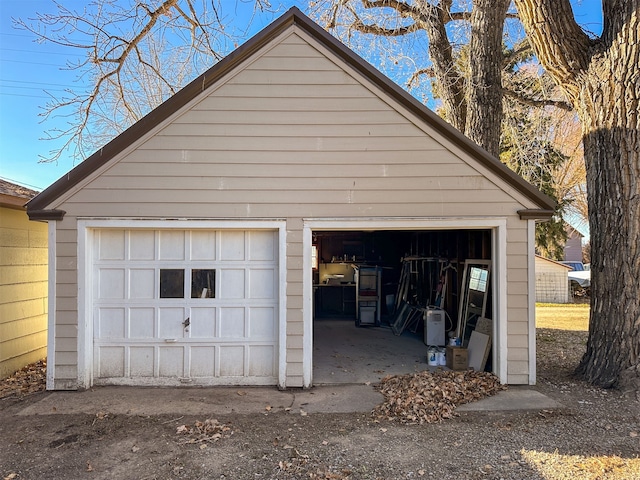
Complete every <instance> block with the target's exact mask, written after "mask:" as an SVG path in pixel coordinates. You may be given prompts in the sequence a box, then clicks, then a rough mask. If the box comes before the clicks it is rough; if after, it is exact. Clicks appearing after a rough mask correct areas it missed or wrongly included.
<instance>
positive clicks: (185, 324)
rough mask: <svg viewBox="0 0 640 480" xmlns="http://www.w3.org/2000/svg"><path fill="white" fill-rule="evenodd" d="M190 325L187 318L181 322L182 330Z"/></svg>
mask: <svg viewBox="0 0 640 480" xmlns="http://www.w3.org/2000/svg"><path fill="white" fill-rule="evenodd" d="M190 324H191V321H190V320H189V317H187V319H186V320H185V321H184V322H182V325H184V328H187V327H188V326H189V325H190Z"/></svg>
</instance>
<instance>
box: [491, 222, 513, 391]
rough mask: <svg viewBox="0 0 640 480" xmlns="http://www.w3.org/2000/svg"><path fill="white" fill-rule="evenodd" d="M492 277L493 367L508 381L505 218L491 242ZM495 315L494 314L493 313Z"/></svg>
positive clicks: (500, 376) (500, 377)
mask: <svg viewBox="0 0 640 480" xmlns="http://www.w3.org/2000/svg"><path fill="white" fill-rule="evenodd" d="M492 256H493V259H494V261H493V278H494V281H495V283H494V289H495V291H496V295H494V296H493V311H494V312H497V318H498V319H499V321H497V322H495V321H494V322H493V329H494V332H493V335H494V338H495V339H496V340H495V342H494V345H497V348H494V349H493V357H492V358H493V362H494V363H493V364H494V365H496V367H494V368H493V371H494V373H495V374H497V375H498V378H499V379H500V383H502V384H507V383H509V369H508V367H509V362H508V361H507V358H508V355H509V344H508V332H509V329H508V325H507V324H508V321H509V317H508V313H507V298H508V297H507V266H508V265H507V222H506V220H505V221H504V222H503V223H502V224H501V225H497V226H496V227H495V229H494V242H493V252H492ZM494 316H495V315H494Z"/></svg>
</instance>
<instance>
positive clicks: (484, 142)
mask: <svg viewBox="0 0 640 480" xmlns="http://www.w3.org/2000/svg"><path fill="white" fill-rule="evenodd" d="M509 3H511V2H510V0H475V1H474V2H473V11H472V12H471V42H470V49H469V51H470V52H471V55H472V58H471V59H470V72H471V75H470V79H469V82H470V86H469V89H468V91H469V95H468V99H467V103H468V113H467V123H466V126H465V130H464V131H465V133H466V135H467V136H468V137H469V138H471V140H473V141H475V142H476V143H477V144H478V145H480V146H482V147H483V148H484V149H485V150H486V151H488V152H489V153H490V154H492V155H494V156H495V157H498V156H499V155H500V126H501V125H502V116H503V111H502V30H503V27H504V20H505V17H506V15H507V8H508V7H509Z"/></svg>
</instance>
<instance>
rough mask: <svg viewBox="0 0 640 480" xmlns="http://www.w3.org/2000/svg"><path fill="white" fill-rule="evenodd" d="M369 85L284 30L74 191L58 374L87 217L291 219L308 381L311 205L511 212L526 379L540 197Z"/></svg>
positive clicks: (72, 336)
mask: <svg viewBox="0 0 640 480" xmlns="http://www.w3.org/2000/svg"><path fill="white" fill-rule="evenodd" d="M365 85H368V84H367V83H366V81H365V80H364V79H363V78H360V77H358V76H357V75H356V74H354V73H352V71H351V70H349V69H348V68H347V67H345V66H344V65H343V64H342V63H341V62H340V61H339V60H337V59H335V58H333V57H332V56H331V55H330V54H329V53H327V52H326V51H325V50H323V49H322V48H321V47H319V46H318V45H316V44H314V43H313V42H310V41H309V39H308V38H307V37H304V36H301V35H298V34H295V33H293V34H290V35H284V36H283V37H282V38H280V39H277V41H274V42H272V44H271V46H270V47H269V48H266V49H265V50H264V51H263V52H262V53H260V54H256V56H254V57H253V60H252V61H251V62H248V63H247V64H245V65H244V66H243V67H242V68H238V69H236V70H235V71H233V72H231V73H230V74H229V75H228V76H227V77H226V78H225V79H223V80H222V81H221V82H219V84H218V85H216V86H213V87H211V88H210V89H209V90H208V91H207V92H205V93H203V95H202V97H201V98H199V99H197V100H196V101H194V102H192V104H190V105H188V106H187V107H185V108H184V109H183V110H182V111H180V112H179V113H178V114H176V116H174V117H173V118H171V119H170V120H169V121H168V122H166V123H165V124H163V125H161V126H160V127H159V128H158V129H157V131H155V132H153V133H152V134H151V135H149V136H147V137H146V138H144V139H142V140H141V142H140V143H139V144H138V145H135V146H134V148H133V149H130V151H127V152H126V153H125V154H122V155H121V156H119V157H116V158H115V159H114V160H113V161H111V163H109V164H108V165H106V166H105V167H104V168H102V169H101V170H100V171H99V176H95V175H94V176H93V177H90V178H89V179H88V180H86V181H85V182H84V183H83V184H82V185H81V187H82V188H81V189H79V190H76V191H75V192H71V193H70V194H68V195H66V196H65V197H63V201H62V202H61V203H59V204H57V205H55V208H60V209H62V210H64V211H66V212H67V216H66V217H65V219H64V221H63V222H60V223H59V225H58V251H57V260H58V272H57V275H58V286H57V289H58V294H59V298H58V306H57V315H58V316H57V324H58V326H59V327H60V331H59V332H58V333H57V335H58V337H57V338H58V339H59V341H60V343H56V347H57V352H58V356H59V357H57V361H56V375H57V378H60V379H61V380H60V382H61V384H62V383H64V382H65V380H64V379H68V380H69V381H70V382H71V381H72V379H74V378H75V377H74V376H75V375H77V370H74V368H75V363H74V359H73V358H72V357H73V353H75V352H77V340H76V337H77V333H76V332H74V330H73V329H74V327H76V326H77V319H78V312H77V299H76V298H75V292H77V278H76V275H75V273H74V269H75V268H76V267H77V259H76V258H75V256H76V253H77V231H76V230H75V218H76V217H93V218H96V217H102V218H114V217H115V218H132V217H134V218H151V219H152V218H196V219H244V218H248V219H274V218H275V219H286V221H287V239H286V242H287V258H286V265H287V274H286V275H287V289H286V292H287V293H286V301H287V313H286V315H287V337H286V342H287V343H286V345H287V386H302V382H303V380H302V379H303V371H302V365H303V363H302V361H301V358H302V349H303V316H302V308H303V300H302V280H303V274H304V272H303V269H302V259H303V251H302V238H301V232H302V219H303V218H336V217H351V218H358V217H360V218H370V217H435V218H442V217H473V216H479V217H488V216H489V217H506V218H507V219H508V235H507V237H508V238H507V264H508V265H507V279H508V305H507V313H508V321H509V322H510V323H513V324H514V325H518V328H516V329H514V330H513V331H509V335H508V348H509V350H508V357H509V361H511V360H513V361H514V362H515V363H514V364H513V366H511V365H510V366H509V379H510V381H511V380H514V381H515V383H520V382H521V381H523V377H522V375H526V374H528V358H529V357H528V351H527V345H528V343H527V342H528V331H527V329H524V328H521V325H526V324H527V321H528V317H527V311H528V310H527V302H528V290H527V281H528V280H527V278H528V271H527V268H528V262H527V230H526V229H527V222H526V221H521V220H520V219H519V217H518V216H517V213H516V212H517V211H518V210H519V209H522V208H534V207H535V205H533V203H532V201H527V200H523V198H524V197H523V196H522V195H520V194H518V192H516V191H514V189H513V188H512V187H508V186H506V185H505V182H504V181H502V180H500V179H498V178H497V177H496V176H495V175H492V174H491V173H490V172H488V170H487V169H486V168H484V167H480V166H479V164H478V163H477V162H474V160H473V159H472V158H470V157H468V156H467V155H466V154H462V153H461V152H460V151H459V150H458V149H457V148H456V147H455V146H451V145H446V144H444V143H443V142H442V141H441V140H440V137H439V136H437V135H435V134H434V135H430V134H428V133H426V130H427V127H426V126H425V125H424V124H421V123H420V124H418V123H416V119H415V117H413V116H412V114H410V113H408V112H406V111H403V110H402V109H400V108H399V107H397V106H396V105H395V104H394V103H392V102H391V101H390V100H389V98H388V97H386V96H385V94H384V93H383V92H380V91H378V90H376V89H375V88H373V87H367V86H365ZM512 345H513V348H512ZM61 374H63V376H62V377H61V376H60V375H61ZM527 382H528V379H526V380H524V383H527ZM69 385H70V384H69Z"/></svg>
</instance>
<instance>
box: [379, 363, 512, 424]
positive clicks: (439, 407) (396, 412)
mask: <svg viewBox="0 0 640 480" xmlns="http://www.w3.org/2000/svg"><path fill="white" fill-rule="evenodd" d="M376 389H377V390H378V391H379V392H380V393H382V395H384V398H385V401H384V402H383V403H382V404H381V405H378V406H377V407H376V408H375V409H374V410H373V415H374V417H376V418H377V419H386V420H398V421H400V422H401V423H408V424H415V423H417V424H422V423H436V422H440V421H442V420H444V419H446V418H452V417H454V416H456V413H455V408H456V407H457V406H458V405H462V404H464V403H469V402H473V401H476V400H480V399H481V398H484V397H489V396H491V395H494V394H496V393H497V392H498V391H500V390H504V389H506V387H505V386H504V385H501V384H500V381H499V380H498V378H497V377H496V376H495V375H493V374H491V373H488V372H475V371H473V370H467V371H460V372H458V371H450V370H437V371H434V372H430V371H423V372H419V373H414V374H408V375H394V376H387V377H385V378H383V379H382V380H381V381H380V384H378V385H377V386H376Z"/></svg>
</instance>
